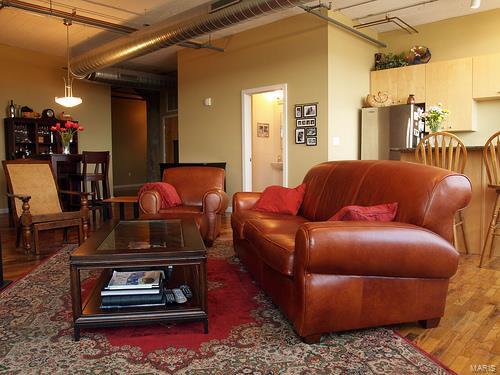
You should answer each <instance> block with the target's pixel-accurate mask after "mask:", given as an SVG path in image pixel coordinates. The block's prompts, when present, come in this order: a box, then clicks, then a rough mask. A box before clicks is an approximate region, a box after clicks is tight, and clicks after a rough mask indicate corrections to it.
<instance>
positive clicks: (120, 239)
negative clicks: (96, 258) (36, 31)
mask: <svg viewBox="0 0 500 375" xmlns="http://www.w3.org/2000/svg"><path fill="white" fill-rule="evenodd" d="M183 246H184V242H183V234H182V225H181V221H180V220H169V221H164V220H139V221H121V222H119V223H118V224H117V225H116V226H115V227H114V229H113V230H112V231H111V232H110V233H109V234H108V236H107V237H106V239H105V240H104V241H103V242H102V243H101V244H100V245H99V247H98V248H97V251H106V250H117V249H122V250H123V249H130V250H155V249H157V250H161V249H168V248H176V249H179V248H182V247H183Z"/></svg>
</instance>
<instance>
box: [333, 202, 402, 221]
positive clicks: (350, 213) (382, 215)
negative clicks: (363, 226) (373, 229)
mask: <svg viewBox="0 0 500 375" xmlns="http://www.w3.org/2000/svg"><path fill="white" fill-rule="evenodd" d="M397 211H398V204H397V203H385V204H378V205H376V206H345V207H343V208H341V209H340V210H338V211H337V213H336V214H335V215H333V216H332V217H331V218H329V219H328V220H329V221H394V218H395V217H396V213H397Z"/></svg>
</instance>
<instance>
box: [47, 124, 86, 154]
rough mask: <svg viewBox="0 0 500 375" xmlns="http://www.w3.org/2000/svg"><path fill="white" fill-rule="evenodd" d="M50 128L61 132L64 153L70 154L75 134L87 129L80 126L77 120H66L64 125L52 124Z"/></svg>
mask: <svg viewBox="0 0 500 375" xmlns="http://www.w3.org/2000/svg"><path fill="white" fill-rule="evenodd" d="M50 130H52V131H53V132H57V133H59V135H60V136H61V144H62V149H63V151H62V153H63V154H65V155H69V153H70V150H69V146H70V145H71V142H73V136H74V135H75V134H76V133H78V132H82V131H84V130H85V129H84V128H83V126H79V125H78V124H77V123H76V122H72V121H66V122H64V123H63V124H62V125H61V124H60V123H57V124H56V125H55V126H52V127H51V128H50Z"/></svg>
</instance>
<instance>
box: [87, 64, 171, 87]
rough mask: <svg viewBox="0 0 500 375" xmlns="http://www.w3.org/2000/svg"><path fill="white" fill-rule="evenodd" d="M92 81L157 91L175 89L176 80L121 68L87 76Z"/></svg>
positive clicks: (107, 69)
mask: <svg viewBox="0 0 500 375" xmlns="http://www.w3.org/2000/svg"><path fill="white" fill-rule="evenodd" d="M87 79H88V80H90V81H96V82H103V83H108V84H110V85H117V86H125V87H134V88H144V89H156V90H160V89H162V88H169V87H175V78H174V77H169V76H165V75H160V74H152V73H146V72H138V71H136V70H128V69H121V68H106V69H103V70H99V71H97V72H94V73H91V74H89V75H88V76H87Z"/></svg>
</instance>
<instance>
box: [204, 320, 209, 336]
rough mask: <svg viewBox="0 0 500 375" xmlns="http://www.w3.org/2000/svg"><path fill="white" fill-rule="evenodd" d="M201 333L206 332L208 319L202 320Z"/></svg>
mask: <svg viewBox="0 0 500 375" xmlns="http://www.w3.org/2000/svg"><path fill="white" fill-rule="evenodd" d="M203 333H205V334H207V333H208V319H205V320H204V321H203Z"/></svg>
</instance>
